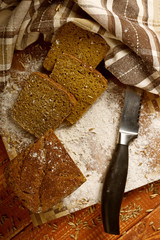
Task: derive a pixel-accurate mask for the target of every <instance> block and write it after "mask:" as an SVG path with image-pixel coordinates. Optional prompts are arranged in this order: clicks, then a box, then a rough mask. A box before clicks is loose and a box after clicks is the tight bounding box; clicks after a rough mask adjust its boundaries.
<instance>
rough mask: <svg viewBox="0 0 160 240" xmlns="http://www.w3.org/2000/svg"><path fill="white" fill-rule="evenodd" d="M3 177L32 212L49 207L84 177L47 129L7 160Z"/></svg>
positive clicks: (73, 189) (55, 137)
mask: <svg viewBox="0 0 160 240" xmlns="http://www.w3.org/2000/svg"><path fill="white" fill-rule="evenodd" d="M5 177H6V179H7V182H8V184H9V185H10V187H11V188H12V189H13V191H14V192H15V194H16V195H17V196H18V197H19V198H20V199H21V201H22V202H23V204H24V205H25V206H26V207H27V208H28V209H29V210H30V211H31V212H34V213H38V212H45V211H47V210H49V209H50V208H51V207H53V206H54V205H55V204H56V203H58V202H60V201H61V200H62V199H63V198H65V197H66V196H68V195H69V194H71V193H72V192H73V191H75V190H76V189H77V188H78V187H80V186H81V184H82V183H84V182H85V181H86V179H85V177H84V176H83V174H82V172H81V171H80V169H79V168H78V167H77V165H76V164H75V163H74V161H73V160H72V159H71V157H70V156H69V154H68V153H67V151H66V150H65V148H64V146H63V145H62V143H61V142H60V140H59V139H58V138H57V136H56V135H55V134H54V132H53V130H51V129H50V130H48V131H47V132H46V133H45V134H44V135H43V136H42V137H41V138H40V139H38V140H37V142H35V143H33V144H31V145H30V146H29V147H28V148H27V149H26V150H24V151H23V152H21V153H20V154H19V155H18V156H17V157H16V158H14V159H13V160H12V161H10V162H9V164H8V165H7V167H6V169H5Z"/></svg>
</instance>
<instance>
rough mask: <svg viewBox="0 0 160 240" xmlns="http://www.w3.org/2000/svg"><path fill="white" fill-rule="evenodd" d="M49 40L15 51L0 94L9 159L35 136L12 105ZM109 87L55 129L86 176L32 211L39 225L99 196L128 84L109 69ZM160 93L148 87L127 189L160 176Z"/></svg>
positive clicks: (132, 147) (37, 68) (37, 66)
mask: <svg viewBox="0 0 160 240" xmlns="http://www.w3.org/2000/svg"><path fill="white" fill-rule="evenodd" d="M48 49H49V44H47V43H44V42H43V40H42V39H40V40H39V41H38V42H36V43H35V44H33V45H32V46H30V47H28V48H27V49H25V50H24V51H16V52H15V54H14V59H13V65H12V69H11V78H10V81H9V84H8V87H7V90H6V91H5V92H4V93H3V95H2V99H1V100H2V119H1V126H2V129H1V135H2V136H3V142H4V144H5V147H6V150H7V153H8V155H9V158H10V160H12V159H13V158H14V157H15V156H16V155H17V154H18V152H20V151H21V150H22V149H23V148H25V147H27V146H28V145H29V144H30V143H32V142H33V141H34V140H35V138H34V137H33V136H31V135H30V134H28V133H27V132H25V131H23V130H22V129H21V128H20V127H19V126H17V124H16V123H15V122H13V120H12V119H11V118H10V110H11V108H12V106H13V104H14V102H15V100H16V97H17V96H18V93H19V92H20V90H21V88H22V87H23V85H24V81H25V79H26V78H27V76H28V75H29V74H30V73H31V72H34V71H42V72H45V70H44V69H43V67H42V62H43V60H44V57H45V56H46V54H47V51H48ZM105 75H106V77H107V78H108V89H107V90H106V91H105V92H104V93H103V94H102V96H101V97H100V98H99V99H98V100H97V101H96V102H95V103H94V104H93V105H92V106H91V108H90V109H89V110H88V111H87V112H86V113H85V114H84V116H83V117H82V118H81V119H80V120H79V121H78V122H77V123H76V124H75V125H73V126H67V125H66V124H65V123H64V124H63V125H62V126H61V127H60V128H58V129H56V131H55V133H56V135H57V136H58V138H59V139H60V140H61V141H62V143H63V144H64V146H65V148H66V150H67V151H68V152H69V154H70V155H71V157H72V159H73V160H74V161H75V162H76V164H77V165H78V166H79V168H80V169H81V171H82V172H83V174H84V175H85V176H86V178H87V181H86V183H84V184H83V185H82V186H81V187H80V188H79V189H77V190H76V191H75V192H74V193H72V194H71V195H70V196H68V197H67V198H65V199H64V200H63V201H62V202H61V203H59V204H57V205H56V206H54V207H53V209H51V211H49V212H47V213H41V214H32V213H31V219H32V221H33V224H34V225H35V226H37V225H39V224H41V223H44V222H47V221H50V220H51V219H54V218H59V217H61V216H64V215H67V214H68V213H71V212H75V211H77V210H80V209H83V208H85V207H88V206H91V205H93V204H95V203H98V202H100V200H101V189H102V185H103V179H104V175H105V172H106V169H107V166H108V164H109V162H110V159H111V157H112V154H113V151H114V148H115V145H116V141H117V139H118V127H119V122H120V117H121V112H122V107H123V100H124V93H125V88H124V86H122V85H121V84H119V82H118V81H117V80H116V79H115V78H114V77H113V76H111V75H110V74H109V73H108V72H107V71H106V73H105ZM159 159H160V97H158V96H156V95H153V94H150V93H146V92H145V93H144V96H143V101H142V108H141V112H140V129H139V136H138V138H137V139H135V140H134V142H132V143H131V144H130V149H129V171H128V179H127V184H126V189H125V191H126V192H127V191H130V190H133V189H135V188H138V187H140V186H143V185H146V184H147V183H150V182H153V181H156V180H158V179H159V178H160V177H159V176H160V165H159Z"/></svg>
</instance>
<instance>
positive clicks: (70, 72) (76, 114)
mask: <svg viewBox="0 0 160 240" xmlns="http://www.w3.org/2000/svg"><path fill="white" fill-rule="evenodd" d="M50 77H51V78H53V79H54V80H55V81H56V82H57V83H59V84H61V85H63V86H64V87H65V88H66V90H67V91H69V92H70V93H72V94H73V95H74V96H75V98H76V100H77V105H76V106H75V108H74V109H73V110H72V112H71V114H70V115H69V116H68V117H67V120H68V121H69V122H70V123H71V124H73V123H75V122H76V121H77V120H78V119H79V118H80V117H81V116H82V115H83V114H84V112H85V111H86V110H87V109H88V108H89V107H90V105H91V104H92V103H94V102H95V100H96V99H97V98H98V97H99V96H100V95H101V94H102V93H103V91H104V90H105V89H106V88H107V80H106V79H105V78H104V77H103V76H102V74H101V73H100V72H98V71H97V70H95V69H93V68H92V67H91V66H88V65H86V64H85V63H83V62H82V61H80V60H79V59H77V58H75V57H74V56H72V55H70V54H67V53H63V54H62V55H61V56H60V57H59V58H58V59H57V61H56V63H55V65H54V68H53V71H52V73H51V74H50Z"/></svg>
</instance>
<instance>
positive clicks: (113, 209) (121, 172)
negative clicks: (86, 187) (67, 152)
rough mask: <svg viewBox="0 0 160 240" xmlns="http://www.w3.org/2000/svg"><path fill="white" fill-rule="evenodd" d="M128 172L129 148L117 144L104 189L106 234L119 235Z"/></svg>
mask: <svg viewBox="0 0 160 240" xmlns="http://www.w3.org/2000/svg"><path fill="white" fill-rule="evenodd" d="M127 172H128V146H127V145H122V144H117V147H116V150H115V152H114V154H113V158H112V160H111V163H110V165H109V168H108V170H107V174H106V178H105V181H104V185H103V189H102V205H101V207H102V220H103V227H104V231H105V232H106V233H110V234H116V235H119V234H120V231H119V215H120V208H121V203H122V198H123V194H124V189H125V184H126V178H127Z"/></svg>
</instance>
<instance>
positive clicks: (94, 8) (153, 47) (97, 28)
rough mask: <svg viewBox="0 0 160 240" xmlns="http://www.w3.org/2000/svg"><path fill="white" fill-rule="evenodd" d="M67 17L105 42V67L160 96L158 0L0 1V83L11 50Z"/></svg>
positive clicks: (4, 80) (47, 38) (48, 31)
mask: <svg viewBox="0 0 160 240" xmlns="http://www.w3.org/2000/svg"><path fill="white" fill-rule="evenodd" d="M69 21H72V22H74V23H75V24H77V25H79V26H80V27H82V28H85V29H88V30H90V31H92V32H96V33H98V34H100V35H101V36H102V37H103V38H104V39H105V40H106V42H107V43H108V45H109V46H110V50H109V52H108V54H107V55H106V57H105V67H106V68H107V69H108V70H109V71H110V72H111V73H112V74H113V75H114V76H115V77H116V78H117V79H119V80H120V81H121V82H122V83H124V84H128V85H134V86H137V87H139V88H143V89H145V90H146V91H149V92H152V93H155V94H160V0H154V1H153V0H76V1H73V0H64V1H63V0H48V1H47V0H21V1H18V0H3V1H0V52H1V54H0V85H1V88H3V87H4V86H5V84H6V83H7V81H8V79H9V72H10V68H11V64H12V58H13V54H14V50H15V49H17V50H21V49H24V48H26V47H27V46H28V45H30V44H31V43H33V42H35V41H36V40H37V39H38V38H39V35H40V34H43V35H44V40H45V41H50V42H52V39H53V35H54V32H55V31H56V30H57V29H58V28H59V27H60V26H61V25H63V24H64V23H66V22H69Z"/></svg>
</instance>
